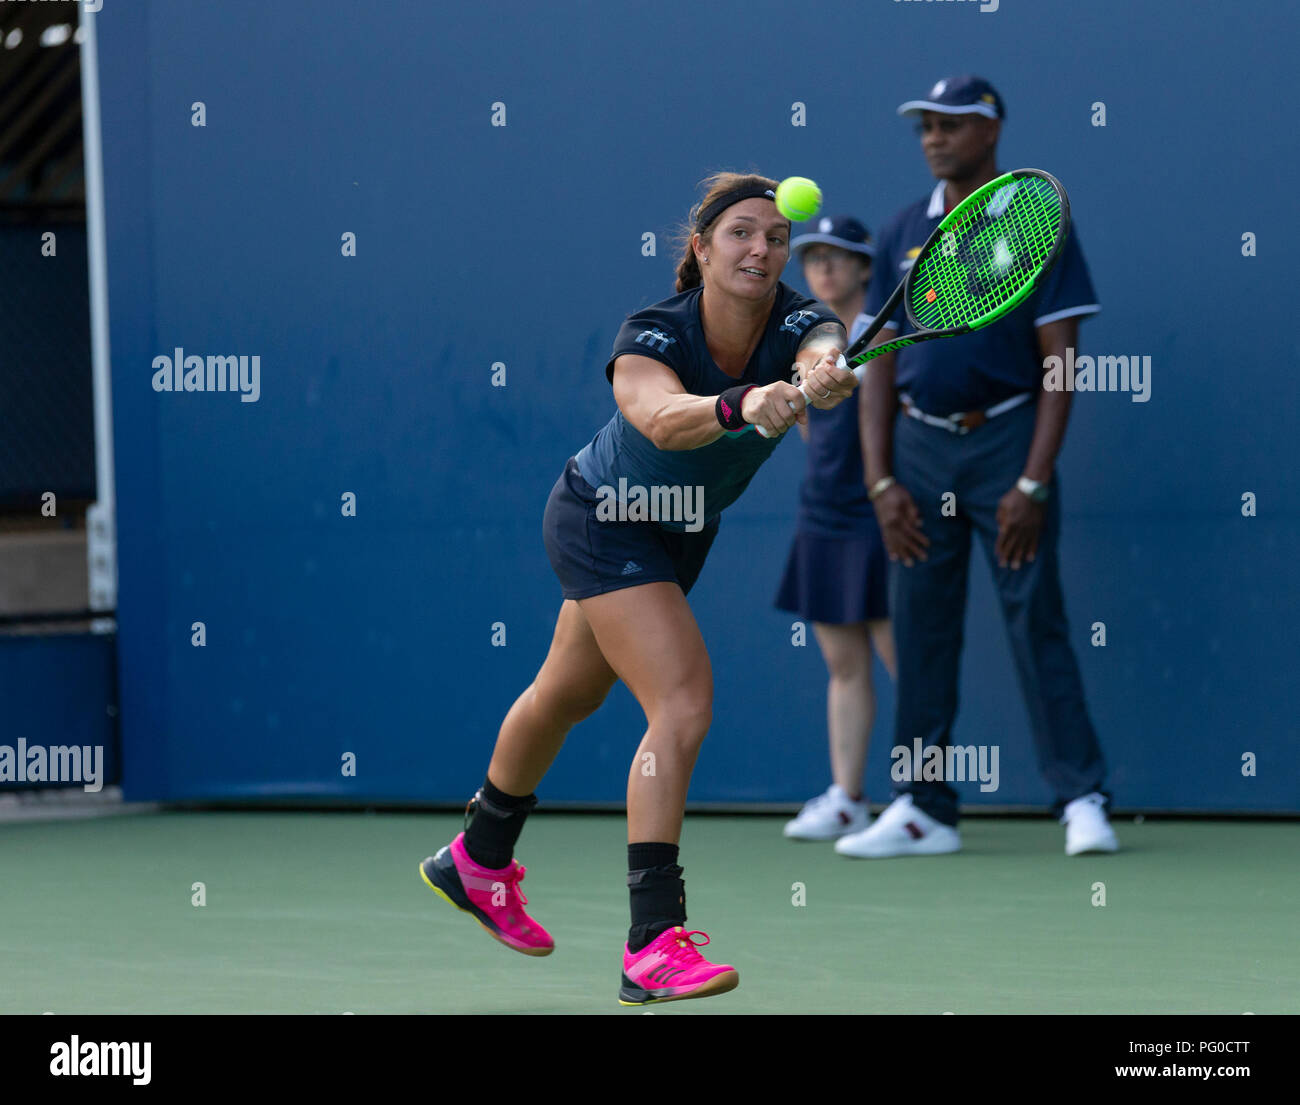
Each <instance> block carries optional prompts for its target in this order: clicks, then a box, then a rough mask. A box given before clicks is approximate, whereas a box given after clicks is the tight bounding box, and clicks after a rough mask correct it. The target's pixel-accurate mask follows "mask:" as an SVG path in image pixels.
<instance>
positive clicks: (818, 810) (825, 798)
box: [785, 784, 871, 840]
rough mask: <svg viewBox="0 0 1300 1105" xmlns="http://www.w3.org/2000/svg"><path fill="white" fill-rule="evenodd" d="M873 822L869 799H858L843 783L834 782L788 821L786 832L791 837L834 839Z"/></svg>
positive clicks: (800, 838) (860, 829) (859, 830)
mask: <svg viewBox="0 0 1300 1105" xmlns="http://www.w3.org/2000/svg"><path fill="white" fill-rule="evenodd" d="M870 824H871V811H870V810H869V809H868V808H867V803H866V800H865V799H862V800H860V801H857V802H855V801H853V799H852V798H850V797H849V796H848V794H847V793H846V792H845V790H844V788H843V787H841V786H836V785H834V784H832V785H831V786H830V788H829V789H828V790H827V791H826V793H825V794H819V795H817V797H816V798H814V799H812V801H810V802H805V803H804V807H803V809H801V810H800V811H799V816H798V817H796V818H795V819H794V820H793V821H787V822H786V823H785V835H786V836H788V837H789V838H790V839H791V840H835V839H837V838H838V837H841V836H847V835H848V834H849V833H860V832H861V831H862V830H863V829H865V828H866V827H867V826H868V825H870Z"/></svg>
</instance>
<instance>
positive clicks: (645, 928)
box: [627, 843, 686, 952]
mask: <svg viewBox="0 0 1300 1105" xmlns="http://www.w3.org/2000/svg"><path fill="white" fill-rule="evenodd" d="M677 856H678V847H677V845H676V844H655V843H651V844H629V845H628V846H627V866H628V873H627V886H628V892H629V894H630V895H631V899H632V927H631V928H629V929H628V934H627V946H628V948H629V949H630V950H632V951H634V952H638V951H640V950H641V949H642V948H644V947H645V946H646V945H647V944H649V943H651V941H653V940H654V938H655V937H656V936H658V935H659V934H660V933H661V932H663V931H665V930H666V929H670V928H674V927H675V926H677V925H684V924H686V884H685V883H684V882H683V881H682V868H680V867H678V866H677Z"/></svg>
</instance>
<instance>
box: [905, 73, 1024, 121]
mask: <svg viewBox="0 0 1300 1105" xmlns="http://www.w3.org/2000/svg"><path fill="white" fill-rule="evenodd" d="M923 111H942V112H944V113H945V114H947V115H984V116H987V117H988V118H990V119H1005V118H1006V117H1007V111H1006V107H1005V106H1004V105H1003V103H1002V97H1001V96H999V95H998V90H997V89H996V88H994V87H993V86H992V85H991V84H989V82H988V81H986V80H985V79H984V78H983V77H972V76H969V75H967V76H962V77H944V79H943V80H941V81H939V83H938V84H936V85H935V86H934V87H933V88H932V89H930V94H929V95H928V96H927V97H926V98H925V99H924V100H908V101H907V103H905V104H902V105H901V106H900V107H899V109H898V114H899V115H920V114H921V112H923Z"/></svg>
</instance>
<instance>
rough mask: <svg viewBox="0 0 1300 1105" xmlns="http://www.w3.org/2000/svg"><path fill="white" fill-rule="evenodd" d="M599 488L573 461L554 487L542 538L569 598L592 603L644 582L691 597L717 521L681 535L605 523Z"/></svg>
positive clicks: (642, 524) (642, 526) (650, 524)
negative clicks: (598, 507)
mask: <svg viewBox="0 0 1300 1105" xmlns="http://www.w3.org/2000/svg"><path fill="white" fill-rule="evenodd" d="M599 501H600V498H599V496H598V495H597V494H596V489H595V488H594V487H592V486H591V484H589V483H588V482H587V481H586V480H584V479H583V478H582V473H581V472H580V471H579V470H578V462H577V461H576V460H575V459H574V458H572V457H570V458H569V463H568V464H566V465H565V466H564V472H563V473H562V474H561V476H560V478H559V479H558V480H556V481H555V486H554V487H553V488H551V497H550V498H549V499H547V500H546V514H545V515H544V516H543V518H542V539H543V540H544V541H545V543H546V555H547V556H549V557H550V558H551V567H552V568H554V569H555V574H556V575H557V576H559V577H560V588H561V590H562V591H563V593H564V597H565V598H566V599H588V598H591V596H592V595H603V594H604V593H605V592H606V591H618V590H621V589H622V588H624V587H637V586H639V585H640V584H642V583H658V582H667V583H677V584H680V585H681V588H682V591H683V592H687V593H689V592H690V589H691V588H692V587H693V586H694V585H695V581H696V580H697V579H698V578H699V575H700V570H701V569H702V568H703V567H704V558H705V557H706V556H708V554H709V547H710V546H711V545H712V544H713V539H714V538H715V537H716V536H717V535H718V519H716V518H715V519H714V520H713V521H712V522H709V523H707V524H706V525H705V526H704V528H703V529H702V530H700V531H699V532H698V533H677V532H675V531H673V530H667V529H663V528H662V527H661V526H659V525H657V524H656V523H654V522H603V521H601V520H600V519H598V518H597V517H596V505H597V503H598V502H599Z"/></svg>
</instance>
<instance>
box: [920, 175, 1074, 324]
mask: <svg viewBox="0 0 1300 1105" xmlns="http://www.w3.org/2000/svg"><path fill="white" fill-rule="evenodd" d="M972 200H973V201H974V202H972V203H970V204H968V205H963V208H962V209H961V210H960V211H959V212H958V213H957V215H958V217H957V218H956V219H954V220H953V222H952V225H951V226H948V227H945V229H944V233H942V234H941V235H939V237H938V238H937V239H936V240H935V241H934V242H933V243H931V246H930V249H928V250H927V251H926V253H925V254H923V255H922V256H921V257H918V258H917V260H916V272H915V274H914V276H913V280H912V287H911V307H912V313H913V315H914V317H915V319H916V321H917V322H918V323H919V324H920V325H921V326H924V327H926V328H928V329H931V330H945V329H953V328H956V327H959V326H974V325H976V324H977V323H978V322H979V321H980V320H981V319H985V318H987V317H988V316H989V315H991V314H994V313H996V312H997V311H999V310H1000V309H1001V308H1002V307H1004V306H1005V305H1006V304H1007V303H1008V302H1010V301H1011V300H1013V299H1014V298H1016V296H1017V295H1018V294H1019V293H1021V292H1022V291H1023V290H1024V289H1025V287H1026V286H1027V285H1028V284H1030V283H1032V281H1033V280H1034V278H1035V277H1036V276H1037V274H1038V272H1039V271H1040V270H1041V268H1042V267H1043V265H1044V264H1045V263H1046V262H1047V260H1048V259H1049V258H1050V257H1051V255H1052V252H1053V250H1054V249H1055V248H1056V244H1057V241H1058V239H1059V238H1060V235H1061V230H1062V225H1063V218H1062V204H1061V198H1060V196H1059V194H1058V193H1057V191H1056V189H1055V188H1054V187H1053V186H1052V185H1051V183H1050V182H1048V181H1047V180H1044V179H1042V178H1041V177H1022V178H1020V179H1019V180H1016V181H1013V182H1011V183H1009V184H1004V185H1002V186H1001V187H999V188H997V189H996V190H994V191H993V193H992V194H991V195H989V196H985V197H981V196H980V195H979V194H978V193H977V194H976V196H974V197H972Z"/></svg>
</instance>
